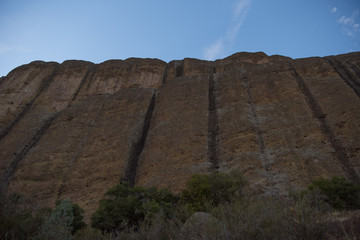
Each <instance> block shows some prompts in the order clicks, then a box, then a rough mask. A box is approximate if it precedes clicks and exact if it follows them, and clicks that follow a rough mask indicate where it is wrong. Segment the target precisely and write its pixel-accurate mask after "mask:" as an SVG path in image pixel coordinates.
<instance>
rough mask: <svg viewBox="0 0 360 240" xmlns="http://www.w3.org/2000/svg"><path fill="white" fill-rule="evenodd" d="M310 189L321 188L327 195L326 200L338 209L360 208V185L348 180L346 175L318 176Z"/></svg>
mask: <svg viewBox="0 0 360 240" xmlns="http://www.w3.org/2000/svg"><path fill="white" fill-rule="evenodd" d="M308 189H309V191H311V192H313V191H315V190H316V189H319V190H320V192H321V193H322V194H323V195H325V196H326V198H325V199H324V201H325V202H327V203H329V204H330V205H331V206H332V207H334V208H336V209H358V208H360V195H359V192H360V187H359V186H358V185H356V184H355V183H352V182H350V181H347V180H346V179H345V178H344V177H338V176H333V177H332V178H331V179H325V178H318V179H316V180H314V181H313V183H312V184H311V185H310V186H309V187H308Z"/></svg>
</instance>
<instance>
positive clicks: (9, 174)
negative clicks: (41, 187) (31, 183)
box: [0, 113, 58, 191]
mask: <svg viewBox="0 0 360 240" xmlns="http://www.w3.org/2000/svg"><path fill="white" fill-rule="evenodd" d="M57 115H58V113H55V114H53V115H52V116H51V117H50V118H48V119H47V120H45V121H43V122H42V126H41V128H40V129H39V130H37V131H36V132H35V134H34V136H33V137H32V139H31V140H30V142H28V143H27V144H25V146H24V147H23V148H22V149H21V151H19V152H18V153H17V154H16V156H15V158H14V159H13V161H12V162H11V163H10V165H9V167H8V168H7V169H6V170H5V172H4V174H3V176H2V178H1V186H0V191H6V189H7V187H8V186H9V182H10V180H11V178H12V176H13V175H14V173H15V171H16V169H17V167H18V165H19V164H20V162H21V161H22V159H23V158H24V157H25V156H26V154H27V153H28V152H29V150H30V149H31V148H33V147H35V145H36V144H37V143H38V142H39V140H40V139H41V137H42V136H43V135H44V133H45V131H46V130H47V129H48V128H49V127H50V125H51V123H52V122H53V121H54V119H55V118H56V117H57Z"/></svg>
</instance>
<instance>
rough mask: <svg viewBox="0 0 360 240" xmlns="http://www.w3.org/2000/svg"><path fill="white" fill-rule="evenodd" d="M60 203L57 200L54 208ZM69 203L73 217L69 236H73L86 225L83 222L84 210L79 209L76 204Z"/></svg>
mask: <svg viewBox="0 0 360 240" xmlns="http://www.w3.org/2000/svg"><path fill="white" fill-rule="evenodd" d="M63 201H64V200H63ZM66 201H70V200H66ZM61 203H62V201H61V200H57V201H56V206H58V205H60V204H61ZM70 203H71V211H72V214H73V216H74V218H73V221H72V223H71V226H72V231H71V234H74V233H75V232H77V231H78V230H80V229H82V228H84V227H86V223H85V222H84V216H83V214H84V210H83V209H82V208H80V206H79V205H78V204H76V203H72V202H70Z"/></svg>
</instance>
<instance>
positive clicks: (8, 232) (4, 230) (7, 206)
mask: <svg viewBox="0 0 360 240" xmlns="http://www.w3.org/2000/svg"><path fill="white" fill-rule="evenodd" d="M21 203H22V197H21V195H19V194H17V193H12V194H9V195H7V194H4V193H2V192H1V193H0V239H4V240H5V239H26V238H27V237H28V235H29V234H32V232H33V229H31V226H30V225H31V224H29V223H31V221H32V216H31V213H30V211H27V210H24V209H22V208H21V207H20V205H21Z"/></svg>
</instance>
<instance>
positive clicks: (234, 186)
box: [181, 172, 246, 211]
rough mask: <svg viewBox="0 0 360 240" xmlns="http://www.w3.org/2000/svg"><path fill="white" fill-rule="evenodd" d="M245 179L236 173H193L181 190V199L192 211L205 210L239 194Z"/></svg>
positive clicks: (228, 200)
mask: <svg viewBox="0 0 360 240" xmlns="http://www.w3.org/2000/svg"><path fill="white" fill-rule="evenodd" d="M245 184H246V181H245V180H244V178H243V177H242V176H241V175H240V174H238V173H232V174H226V173H218V172H212V173H211V174H195V175H194V176H193V177H192V178H191V179H190V180H189V181H188V182H187V183H186V188H185V189H184V190H183V192H182V195H181V199H182V202H183V203H185V204H186V205H187V206H188V207H189V208H190V209H191V210H193V211H206V209H207V208H209V207H213V206H217V205H218V204H220V203H224V202H230V201H231V200H232V199H233V198H235V197H240V196H241V191H242V188H243V187H244V185H245Z"/></svg>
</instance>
